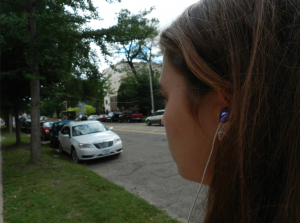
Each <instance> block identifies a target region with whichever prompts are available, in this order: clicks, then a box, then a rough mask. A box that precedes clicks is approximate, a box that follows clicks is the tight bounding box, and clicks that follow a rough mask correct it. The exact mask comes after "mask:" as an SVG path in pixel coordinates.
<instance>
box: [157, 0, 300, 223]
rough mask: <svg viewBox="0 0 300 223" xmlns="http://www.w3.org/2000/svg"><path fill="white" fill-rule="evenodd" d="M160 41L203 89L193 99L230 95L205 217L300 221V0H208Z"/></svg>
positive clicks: (213, 222)
mask: <svg viewBox="0 0 300 223" xmlns="http://www.w3.org/2000/svg"><path fill="white" fill-rule="evenodd" d="M160 45H161V46H162V47H163V48H164V49H165V56H166V57H167V58H168V59H169V60H170V61H171V64H172V65H173V67H174V68H175V69H177V70H178V71H180V72H181V73H182V74H183V75H184V76H185V77H186V80H187V82H188V83H189V85H190V86H194V88H193V89H195V88H197V89H198V90H197V91H195V90H194V91H187V96H188V97H189V98H191V94H198V95H199V94H205V92H207V90H211V89H213V90H216V91H218V92H221V93H223V95H225V97H226V98H227V99H228V100H229V109H230V117H229V124H230V127H229V129H227V130H226V131H227V132H226V135H225V136H224V139H223V140H222V141H221V145H220V147H219V148H218V150H217V151H216V159H215V164H214V176H213V180H212V183H211V185H210V190H209V195H208V203H207V210H206V211H207V213H206V218H205V222H206V223H220V222H228V223H250V222H251V223H258V222H264V223H265V222H272V223H282V222H300V2H299V0H202V1H200V2H198V3H196V4H194V5H192V6H190V7H189V8H188V9H186V10H185V11H184V13H183V14H182V15H181V16H179V17H178V18H177V20H175V21H174V22H173V23H172V24H171V25H170V26H169V27H168V28H166V29H165V30H164V31H163V32H162V33H161V36H160ZM195 79H196V81H195ZM194 98H196V97H194ZM190 108H191V112H192V113H195V112H197V111H198V110H199V109H200V107H199V103H198V102H197V101H190Z"/></svg>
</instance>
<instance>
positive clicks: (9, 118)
mask: <svg viewBox="0 0 300 223" xmlns="http://www.w3.org/2000/svg"><path fill="white" fill-rule="evenodd" d="M7 124H8V130H9V133H12V127H13V121H12V115H11V114H9V116H8V123H7Z"/></svg>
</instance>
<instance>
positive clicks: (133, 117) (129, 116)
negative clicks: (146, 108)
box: [119, 111, 143, 122]
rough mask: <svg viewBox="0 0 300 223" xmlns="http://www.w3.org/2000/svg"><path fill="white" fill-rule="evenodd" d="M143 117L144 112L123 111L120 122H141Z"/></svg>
mask: <svg viewBox="0 0 300 223" xmlns="http://www.w3.org/2000/svg"><path fill="white" fill-rule="evenodd" d="M142 118H143V114H136V113H134V112H132V111H125V112H123V114H122V115H120V116H119V122H123V121H126V122H132V121H136V122H141V121H142Z"/></svg>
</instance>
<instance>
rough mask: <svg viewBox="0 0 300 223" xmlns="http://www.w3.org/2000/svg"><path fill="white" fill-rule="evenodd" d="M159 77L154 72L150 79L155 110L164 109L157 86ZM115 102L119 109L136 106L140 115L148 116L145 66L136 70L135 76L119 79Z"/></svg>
mask: <svg viewBox="0 0 300 223" xmlns="http://www.w3.org/2000/svg"><path fill="white" fill-rule="evenodd" d="M159 77H160V73H159V72H155V73H154V75H153V78H152V86H153V96H154V103H155V106H156V107H157V108H164V101H163V98H162V97H161V93H160V90H159V88H158V86H157V82H158V80H159ZM117 100H118V107H119V108H124V109H129V108H131V107H134V106H137V107H138V108H139V112H140V113H143V114H148V115H149V114H150V111H151V94H150V81H149V73H148V71H147V64H144V66H143V67H142V68H141V69H139V70H137V74H136V75H133V74H127V76H125V77H124V78H122V79H121V85H120V87H119V90H118V97H117Z"/></svg>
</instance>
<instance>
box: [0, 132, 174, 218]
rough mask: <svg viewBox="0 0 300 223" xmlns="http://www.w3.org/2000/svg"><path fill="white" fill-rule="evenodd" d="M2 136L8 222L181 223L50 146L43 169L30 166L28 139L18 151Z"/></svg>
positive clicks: (9, 136)
mask: <svg viewBox="0 0 300 223" xmlns="http://www.w3.org/2000/svg"><path fill="white" fill-rule="evenodd" d="M1 134H2V139H3V138H4V140H3V141H2V145H3V146H2V156H3V196H4V220H5V222H11V223H21V222H22V223H27V222H28V223H29V222H30V223H35V222H36V223H41V222H45V223H52V222H53V223H58V222H63V223H67V222H72V223H74V222H85V223H86V222H97V223H98V222H112V223H119V222H139V223H143V222H164V223H165V222H170V223H171V222H172V223H173V222H174V223H175V222H179V221H177V220H175V219H173V218H171V217H170V216H168V215H167V214H166V212H165V211H163V210H160V209H158V208H156V207H155V206H153V205H150V204H149V203H147V202H146V201H145V200H143V199H141V198H140V197H138V196H137V195H134V194H132V193H129V192H127V191H126V190H125V189H124V188H122V187H120V186H118V185H115V184H113V183H111V182H109V181H108V180H106V179H105V178H103V177H102V176H100V175H98V174H96V173H94V172H93V171H91V170H88V169H87V168H86V167H84V166H82V165H79V164H76V163H74V162H72V161H71V159H69V158H68V157H67V156H66V155H60V154H59V153H57V152H56V151H55V150H53V149H52V148H49V147H47V146H44V145H43V146H42V154H43V163H39V164H28V160H29V156H30V152H29V149H30V146H29V137H27V136H26V135H23V134H22V144H21V145H19V146H18V147H16V146H15V145H13V144H14V143H15V135H14V134H9V133H7V132H6V131H5V130H3V129H2V132H1Z"/></svg>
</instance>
